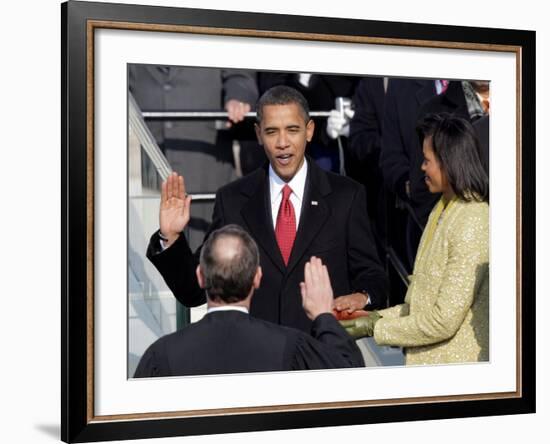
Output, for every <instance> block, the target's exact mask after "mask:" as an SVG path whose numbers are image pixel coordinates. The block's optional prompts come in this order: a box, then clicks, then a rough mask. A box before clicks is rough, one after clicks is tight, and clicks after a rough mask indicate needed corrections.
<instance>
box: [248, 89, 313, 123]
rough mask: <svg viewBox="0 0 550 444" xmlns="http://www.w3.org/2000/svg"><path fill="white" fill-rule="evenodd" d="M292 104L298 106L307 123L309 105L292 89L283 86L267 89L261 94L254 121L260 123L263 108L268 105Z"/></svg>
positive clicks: (300, 94)
mask: <svg viewBox="0 0 550 444" xmlns="http://www.w3.org/2000/svg"><path fill="white" fill-rule="evenodd" d="M291 103H294V104H296V105H298V108H300V111H301V113H302V116H303V118H304V121H305V122H306V123H308V122H309V105H308V103H307V100H306V98H305V97H304V96H303V95H302V93H300V92H299V91H297V90H296V89H294V88H291V87H290V86H285V85H278V86H274V87H272V88H269V89H268V90H267V91H266V92H264V93H263V94H262V96H261V97H260V98H259V100H258V103H257V104H256V120H257V122H258V123H260V122H261V121H262V117H263V108H264V106H268V105H290V104H291Z"/></svg>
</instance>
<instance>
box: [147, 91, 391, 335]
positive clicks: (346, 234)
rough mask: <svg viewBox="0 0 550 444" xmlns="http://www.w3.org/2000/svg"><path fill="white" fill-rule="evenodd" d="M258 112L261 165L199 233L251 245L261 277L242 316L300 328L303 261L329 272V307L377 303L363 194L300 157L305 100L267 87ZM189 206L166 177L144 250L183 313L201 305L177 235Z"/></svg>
mask: <svg viewBox="0 0 550 444" xmlns="http://www.w3.org/2000/svg"><path fill="white" fill-rule="evenodd" d="M257 112H258V123H257V125H256V134H257V137H258V141H259V142H260V144H261V145H263V147H264V150H265V153H266V156H267V158H268V160H269V163H268V164H266V165H265V166H263V167H261V168H259V169H258V170H256V171H254V172H253V173H251V174H249V175H247V176H245V177H243V178H241V179H239V180H237V181H235V182H232V183H230V184H228V185H226V186H224V187H222V188H220V189H219V190H218V192H217V194H216V203H215V206H214V214H213V218H212V225H211V227H210V229H209V232H208V233H207V235H206V237H208V235H209V233H210V232H212V231H213V230H215V229H217V228H220V227H222V226H224V225H227V224H237V225H239V226H241V227H243V228H244V229H246V230H247V231H248V232H249V233H250V234H251V235H252V237H253V238H254V240H255V241H256V242H257V244H258V245H259V248H260V264H261V267H262V270H263V280H262V285H261V287H260V288H259V289H258V292H257V294H256V296H255V297H254V299H253V300H252V303H251V306H250V314H251V315H253V316H255V317H258V318H260V319H264V320H268V321H271V322H274V323H277V324H282V325H286V326H290V327H295V328H298V329H300V330H302V331H309V330H310V327H311V321H310V320H309V319H308V317H307V316H306V313H305V312H304V310H303V308H302V305H301V298H300V287H299V284H300V282H302V281H303V276H304V275H303V273H304V265H305V263H306V262H307V261H308V260H309V259H310V257H312V256H317V257H319V258H320V259H321V260H322V261H323V263H324V264H325V265H326V266H327V268H328V270H329V273H330V279H331V282H332V287H333V290H334V294H335V295H336V296H337V297H336V299H335V301H334V307H335V309H336V310H340V311H342V310H346V311H349V312H352V311H354V310H357V309H364V308H367V309H369V308H376V307H383V306H385V305H386V301H387V287H388V283H387V277H386V275H385V273H384V270H383V268H382V266H381V264H380V261H379V258H378V255H377V252H376V248H375V245H374V241H373V238H372V234H371V229H370V225H369V221H368V217H367V211H366V197H365V191H364V188H363V187H362V186H361V185H359V184H358V183H356V182H354V181H352V180H351V179H349V178H347V177H343V176H339V175H336V174H332V173H329V172H325V171H323V170H321V169H320V168H319V167H317V166H316V165H315V163H314V162H313V161H311V160H310V159H308V158H307V157H305V155H304V153H305V148H306V144H307V142H309V141H310V140H311V138H312V136H313V131H314V126H315V125H314V123H313V120H311V119H310V118H309V109H308V104H307V102H306V100H305V99H304V98H303V96H302V95H301V94H300V93H298V92H297V91H296V90H294V89H292V88H289V87H286V86H276V87H274V88H271V89H270V90H268V91H267V92H266V93H264V94H263V95H262V97H261V98H260V100H259V102H258V105H257ZM204 174H208V171H205V172H204ZM287 187H288V188H287ZM287 189H290V191H285V190H287ZM190 206H191V198H190V196H187V195H186V193H185V183H184V179H183V177H181V176H178V175H177V174H173V175H171V176H170V177H169V178H168V180H167V181H166V183H164V184H163V187H162V197H161V210H160V230H159V231H157V232H156V233H155V234H154V235H153V236H152V238H151V241H150V244H149V248H148V251H147V256H148V257H149V259H150V260H151V261H152V262H153V264H154V265H155V266H156V267H157V269H158V270H159V271H160V273H161V274H162V276H163V277H164V279H165V281H166V283H167V284H168V286H169V288H170V289H171V290H172V292H173V293H174V295H175V296H176V298H177V299H178V300H179V301H180V302H182V303H183V304H184V305H186V306H188V307H189V306H190V307H192V306H197V305H200V304H203V303H204V302H205V300H206V299H205V293H204V290H203V289H201V288H200V286H199V283H198V281H197V278H196V276H195V268H196V266H197V264H198V257H199V256H198V255H199V254H200V248H199V250H198V251H197V252H196V253H195V254H193V252H192V251H191V249H190V248H189V245H188V244H187V242H186V240H185V237H184V236H183V235H181V233H182V231H183V230H184V228H185V226H186V224H187V222H188V221H189V217H190ZM288 215H290V216H289V217H287V216H288ZM289 221H290V222H289ZM281 233H283V235H281Z"/></svg>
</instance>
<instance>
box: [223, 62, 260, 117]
mask: <svg viewBox="0 0 550 444" xmlns="http://www.w3.org/2000/svg"><path fill="white" fill-rule="evenodd" d="M222 82H223V93H224V94H223V99H224V100H223V103H224V104H225V103H226V102H228V101H229V100H231V99H235V100H239V101H241V102H245V103H248V104H249V105H250V106H251V107H252V108H254V105H255V104H256V101H257V100H258V86H257V83H256V73H254V72H251V71H245V70H236V69H224V70H222Z"/></svg>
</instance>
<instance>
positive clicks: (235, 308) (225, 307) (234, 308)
mask: <svg viewBox="0 0 550 444" xmlns="http://www.w3.org/2000/svg"><path fill="white" fill-rule="evenodd" d="M216 311H242V312H243V313H246V314H248V309H247V308H246V307H243V306H242V305H222V306H220V307H208V308H207V309H206V313H214V312H216Z"/></svg>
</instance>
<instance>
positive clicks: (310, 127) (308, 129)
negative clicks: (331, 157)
mask: <svg viewBox="0 0 550 444" xmlns="http://www.w3.org/2000/svg"><path fill="white" fill-rule="evenodd" d="M314 131H315V122H314V121H313V119H309V122H308V123H307V125H306V140H307V141H308V142H311V139H312V138H313V132H314Z"/></svg>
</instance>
